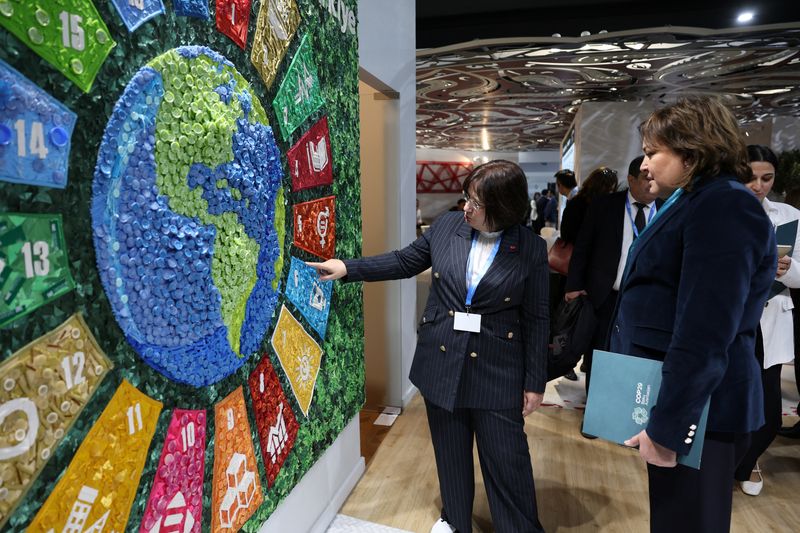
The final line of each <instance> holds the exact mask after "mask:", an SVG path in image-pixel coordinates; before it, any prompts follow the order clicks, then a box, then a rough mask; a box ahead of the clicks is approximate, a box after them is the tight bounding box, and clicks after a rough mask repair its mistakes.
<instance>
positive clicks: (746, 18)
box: [736, 11, 755, 24]
mask: <svg viewBox="0 0 800 533" xmlns="http://www.w3.org/2000/svg"><path fill="white" fill-rule="evenodd" d="M754 16H755V14H754V13H753V12H752V11H742V12H741V13H739V16H738V17H736V22H738V23H739V24H745V23H747V22H750V21H752V20H753V17H754Z"/></svg>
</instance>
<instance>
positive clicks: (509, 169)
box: [462, 160, 529, 231]
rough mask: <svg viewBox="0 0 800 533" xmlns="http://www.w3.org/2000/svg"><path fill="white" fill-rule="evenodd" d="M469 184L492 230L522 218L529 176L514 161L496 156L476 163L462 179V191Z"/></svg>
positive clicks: (467, 188)
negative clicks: (495, 158)
mask: <svg viewBox="0 0 800 533" xmlns="http://www.w3.org/2000/svg"><path fill="white" fill-rule="evenodd" d="M471 185H474V187H475V194H476V196H477V197H478V198H479V199H480V202H481V203H482V204H483V209H484V216H485V217H486V225H487V226H488V227H490V228H492V230H493V231H498V230H504V229H508V228H510V227H511V226H513V225H515V224H519V223H521V222H522V221H523V219H524V218H525V214H526V212H527V210H528V206H529V201H528V180H527V178H525V172H523V171H522V169H521V168H519V165H517V164H516V163H512V162H511V161H503V160H496V161H489V162H488V163H484V164H482V165H479V166H477V167H475V168H474V169H473V170H472V172H470V174H469V176H467V178H466V179H465V180H464V184H463V185H462V190H463V191H464V194H468V192H467V191H469V188H470V186H471Z"/></svg>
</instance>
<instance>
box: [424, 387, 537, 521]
mask: <svg viewBox="0 0 800 533" xmlns="http://www.w3.org/2000/svg"><path fill="white" fill-rule="evenodd" d="M521 400H522V399H521V398H520V403H521ZM425 408H426V409H427V412H428V425H429V426H430V429H431V439H432V440H433V451H434V454H435V456H436V470H437V472H438V474H439V490H440V492H441V496H442V506H443V509H442V518H444V519H445V520H447V522H449V523H450V524H451V525H452V526H454V527H455V528H456V529H457V530H458V532H459V533H471V532H472V502H473V499H474V497H475V481H474V480H475V478H474V476H475V467H474V464H473V460H472V446H473V440H475V441H477V444H478V457H479V459H480V462H481V471H482V472H483V483H484V485H485V487H486V495H487V496H488V499H489V509H490V510H491V513H492V524H493V525H494V529H495V531H496V532H497V533H532V532H539V531H543V529H542V525H541V524H540V523H539V515H538V511H537V508H536V490H535V488H534V483H533V468H532V467H531V456H530V452H529V451H528V440H527V438H526V436H525V431H524V430H523V426H524V419H523V417H522V405H520V407H519V408H518V409H508V410H502V411H493V410H485V409H458V408H457V409H455V410H454V411H453V412H450V411H447V410H446V409H442V408H441V407H438V406H436V405H434V404H432V403H430V402H429V401H427V400H425Z"/></svg>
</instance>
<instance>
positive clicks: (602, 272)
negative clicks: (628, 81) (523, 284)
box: [564, 156, 661, 391]
mask: <svg viewBox="0 0 800 533" xmlns="http://www.w3.org/2000/svg"><path fill="white" fill-rule="evenodd" d="M643 159H644V156H639V157H637V158H636V159H634V160H633V161H631V163H630V165H629V166H628V190H627V191H620V192H616V193H614V194H609V195H606V196H600V197H598V198H596V199H595V200H594V202H592V204H591V205H590V206H589V210H588V212H587V214H586V219H585V220H584V222H583V224H582V225H581V229H580V232H579V234H578V240H577V242H576V243H575V248H574V249H573V251H572V259H571V260H570V263H569V273H568V275H567V284H566V289H565V290H566V294H565V295H564V298H565V299H566V300H567V301H570V300H573V299H574V298H577V297H578V296H579V295H581V294H586V295H587V298H588V299H589V301H590V302H591V303H592V306H593V307H594V310H595V315H596V316H597V326H596V327H595V331H594V336H593V337H592V343H591V347H592V348H593V349H595V348H596V349H601V350H604V349H606V348H607V344H608V342H607V341H608V339H607V336H608V328H609V324H610V321H611V315H612V314H613V312H614V307H615V305H616V304H617V294H618V291H619V286H620V282H621V280H622V273H623V272H624V270H625V262H626V259H627V257H628V249H629V248H630V247H631V243H633V240H634V239H635V238H636V237H637V236H638V235H639V233H640V232H641V231H642V230H643V229H644V226H645V225H646V224H647V222H648V221H649V220H650V219H651V218H652V217H653V216H654V215H655V213H656V211H657V209H658V207H657V205H658V204H656V197H655V194H653V193H651V192H650V182H649V181H648V180H647V176H646V174H644V173H643V172H641V171H640V170H639V167H640V166H641V164H642V160H643ZM659 203H661V202H660V201H659ZM583 360H584V365H585V367H586V390H587V391H588V390H589V379H590V376H591V366H592V354H591V351H589V353H586V354H584V356H583Z"/></svg>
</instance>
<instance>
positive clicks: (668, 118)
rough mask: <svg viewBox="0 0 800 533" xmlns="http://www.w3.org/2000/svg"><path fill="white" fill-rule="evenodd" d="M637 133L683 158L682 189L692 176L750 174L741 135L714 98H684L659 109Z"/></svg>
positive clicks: (742, 177)
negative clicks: (683, 177) (684, 173)
mask: <svg viewBox="0 0 800 533" xmlns="http://www.w3.org/2000/svg"><path fill="white" fill-rule="evenodd" d="M639 132H640V133H641V134H642V140H643V141H644V142H645V143H647V144H652V145H654V146H662V147H666V148H669V149H670V150H672V151H674V152H675V153H677V154H678V155H679V156H681V157H682V158H683V159H684V161H686V164H687V167H686V175H685V179H684V182H683V183H682V187H683V188H684V189H687V190H690V189H691V186H692V183H693V181H692V180H693V178H695V177H703V178H716V177H718V176H722V175H728V176H730V177H732V178H737V179H739V180H743V181H744V180H747V179H748V178H749V176H750V166H749V165H748V162H747V149H746V147H745V146H746V145H745V142H744V136H743V135H742V132H741V130H740V129H739V124H738V123H737V121H736V117H734V116H733V113H732V112H731V111H730V110H729V109H728V108H727V107H725V105H724V104H723V103H722V101H721V100H720V99H719V98H718V97H710V96H696V97H690V98H684V99H682V100H680V101H678V102H677V103H675V104H672V105H670V106H667V107H664V108H662V109H659V110H658V111H656V112H654V113H653V114H652V115H650V117H649V118H648V119H647V120H645V121H644V122H642V124H641V125H640V126H639Z"/></svg>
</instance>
